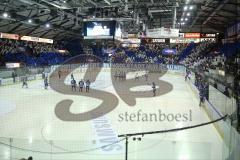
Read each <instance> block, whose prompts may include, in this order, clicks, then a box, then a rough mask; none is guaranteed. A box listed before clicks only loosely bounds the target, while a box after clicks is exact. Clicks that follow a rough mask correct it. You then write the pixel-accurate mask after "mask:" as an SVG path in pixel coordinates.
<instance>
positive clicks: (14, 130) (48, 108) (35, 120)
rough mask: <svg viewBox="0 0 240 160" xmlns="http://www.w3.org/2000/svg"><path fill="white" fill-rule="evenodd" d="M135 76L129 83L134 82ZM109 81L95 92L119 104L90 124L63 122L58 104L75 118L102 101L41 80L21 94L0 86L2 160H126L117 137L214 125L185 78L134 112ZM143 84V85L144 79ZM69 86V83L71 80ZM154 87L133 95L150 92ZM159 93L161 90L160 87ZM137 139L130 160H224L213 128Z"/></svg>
mask: <svg viewBox="0 0 240 160" xmlns="http://www.w3.org/2000/svg"><path fill="white" fill-rule="evenodd" d="M82 74H83V73H81V74H80V73H79V74H78V73H74V76H75V79H77V81H79V80H80V79H81V77H82ZM134 74H135V73H132V74H129V75H127V77H128V76H129V77H128V78H129V79H131V78H133V77H134ZM141 74H142V73H141V72H139V75H141ZM110 77H111V76H110V73H109V71H102V72H100V74H99V75H98V77H97V79H96V81H95V82H94V83H93V84H92V85H91V87H92V88H94V89H99V90H102V91H105V92H109V93H112V94H114V95H115V96H116V97H117V99H118V104H117V106H116V108H115V109H113V110H112V111H111V112H109V113H107V114H105V115H104V116H102V117H99V118H97V119H94V120H90V121H75V122H74V121H63V120H60V119H59V118H58V117H57V116H56V114H55V107H56V104H57V103H58V102H60V101H61V100H63V99H71V100H73V104H72V105H71V108H70V112H71V113H73V114H74V113H82V112H86V111H89V110H92V109H94V108H95V107H97V106H98V105H99V104H100V103H101V100H99V99H95V98H92V97H86V96H78V95H67V94H61V93H58V92H56V91H54V90H52V89H51V88H48V89H47V90H45V89H44V87H43V80H35V81H30V82H28V87H29V88H22V86H21V84H15V85H9V86H2V87H1V88H0V137H1V138H0V142H1V145H0V159H1V160H8V159H9V158H10V155H11V157H12V159H20V158H23V157H28V156H32V157H33V158H34V160H35V159H36V160H123V159H124V158H125V140H124V139H123V138H118V137H117V136H118V135H120V134H127V133H137V132H148V131H158V130H166V129H172V128H180V127H185V126H192V125H196V124H201V123H205V122H209V121H210V119H209V118H208V116H207V114H206V113H205V111H204V109H203V108H200V107H199V100H198V99H197V97H196V95H194V93H193V92H192V90H191V88H190V87H189V85H188V83H187V82H185V80H184V76H183V75H179V74H171V73H167V74H165V75H164V76H162V77H161V80H162V81H165V82H168V83H169V84H171V85H172V87H173V88H172V90H171V91H170V92H168V93H165V94H163V95H161V96H156V97H151V98H149V97H148V98H137V100H136V105H135V106H129V105H127V104H126V103H125V102H124V101H122V99H121V98H119V96H118V95H117V94H116V91H115V89H114V87H113V85H112V82H111V78H110ZM139 81H145V80H144V78H143V77H140V80H139ZM65 83H66V84H69V83H70V77H69V76H68V77H67V79H66V80H65ZM144 83H145V82H144ZM151 83H152V82H146V84H145V85H142V86H139V87H134V88H131V89H130V90H131V91H146V90H149V91H151V90H152V88H151ZM157 87H159V89H160V90H161V86H157ZM69 90H70V87H69ZM90 92H91V90H90ZM126 112H127V113H128V114H131V113H133V114H137V113H139V112H140V113H141V114H142V115H143V114H146V115H150V114H152V113H159V112H161V113H165V114H172V115H177V114H182V115H183V114H186V115H188V116H191V118H188V119H184V120H179V121H172V120H170V121H169V120H163V121H155V120H154V119H150V118H149V117H148V118H147V119H141V118H140V119H138V120H136V119H135V120H130V119H126V118H125V117H124V116H125V115H126ZM10 138H11V139H10ZM133 138H134V137H131V138H129V146H128V150H129V155H128V159H129V160H152V159H154V160H159V159H164V160H166V159H169V160H170V159H171V160H172V159H176V160H191V159H192V160H193V159H194V160H197V159H198V160H200V159H201V160H220V159H222V146H223V141H222V139H221V137H220V135H219V134H218V132H217V130H216V129H215V127H214V126H213V125H208V126H203V127H199V128H194V129H190V130H183V131H178V132H171V133H163V134H154V135H145V136H143V137H142V136H137V137H135V138H136V140H133ZM138 138H141V140H140V139H138ZM8 145H9V146H8ZM10 146H12V147H10ZM10 148H12V149H10Z"/></svg>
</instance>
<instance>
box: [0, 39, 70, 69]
mask: <svg viewBox="0 0 240 160" xmlns="http://www.w3.org/2000/svg"><path fill="white" fill-rule="evenodd" d="M61 50H64V52H61ZM47 54H48V55H47ZM67 54H68V51H67V50H66V49H65V48H64V46H63V44H62V43H54V44H49V43H39V42H30V41H21V40H10V39H0V65H1V66H3V65H4V62H6V61H8V62H11V61H17V62H22V63H25V64H26V65H36V64H37V62H40V61H41V62H43V59H44V57H46V56H47V57H48V58H49V57H53V58H54V57H62V56H66V55H67ZM52 55H53V56H52ZM40 59H41V60H40ZM57 61H58V60H56V62H57ZM43 65H48V62H43Z"/></svg>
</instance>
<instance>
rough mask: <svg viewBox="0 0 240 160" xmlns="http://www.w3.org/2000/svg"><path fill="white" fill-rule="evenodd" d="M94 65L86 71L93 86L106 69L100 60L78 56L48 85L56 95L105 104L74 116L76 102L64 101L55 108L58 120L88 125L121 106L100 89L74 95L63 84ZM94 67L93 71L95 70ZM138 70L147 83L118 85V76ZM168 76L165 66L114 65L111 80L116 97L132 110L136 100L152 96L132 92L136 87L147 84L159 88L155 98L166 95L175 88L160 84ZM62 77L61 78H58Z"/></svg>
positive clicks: (134, 81)
mask: <svg viewBox="0 0 240 160" xmlns="http://www.w3.org/2000/svg"><path fill="white" fill-rule="evenodd" d="M85 64H91V67H89V65H88V67H87V70H86V73H85V75H84V78H83V79H84V81H86V80H90V82H91V83H92V82H94V81H95V80H96V78H97V76H98V74H99V73H100V71H101V68H102V67H103V62H102V60H101V59H100V58H98V57H96V56H94V55H79V56H76V57H73V58H70V59H69V60H67V61H65V62H64V63H63V64H62V65H60V66H59V67H57V68H56V69H55V70H54V71H53V73H52V74H51V75H50V78H49V82H50V86H51V88H52V89H53V90H55V91H56V92H59V93H62V94H66V95H79V96H86V97H92V98H96V99H100V100H102V103H101V104H100V105H99V106H98V107H96V108H94V109H92V110H90V111H87V112H83V113H78V114H74V113H71V112H70V108H71V105H72V103H73V100H71V99H64V100H62V101H60V102H59V103H57V105H56V107H55V114H56V116H57V117H58V118H59V119H61V120H63V121H88V120H92V119H95V118H98V117H101V116H103V115H105V114H107V113H109V112H111V111H112V110H114V109H115V108H116V107H117V105H118V98H117V97H116V95H114V94H112V93H109V92H106V91H101V90H97V89H91V92H89V93H84V92H72V91H71V89H69V88H70V87H69V85H66V84H65V83H64V80H65V78H66V77H67V76H68V75H69V74H70V73H71V72H72V71H74V70H75V69H77V68H79V67H81V66H83V65H85ZM93 66H94V67H93ZM136 70H138V71H139V70H142V71H145V72H146V73H148V74H147V75H143V76H145V79H144V80H136V79H126V80H123V81H117V80H115V79H116V72H118V73H125V74H127V73H129V72H132V71H136ZM59 71H60V72H61V74H60V72H59ZM166 72H167V68H166V67H165V66H163V65H157V64H112V65H111V79H112V84H113V87H114V89H115V91H116V93H117V95H118V96H119V97H120V98H121V99H122V100H123V101H124V102H125V103H126V104H128V105H129V106H134V105H135V104H136V98H150V97H152V96H153V93H152V91H134V92H133V91H130V88H132V87H137V86H141V85H146V81H148V82H154V83H155V85H156V86H159V88H157V89H156V96H160V95H163V94H166V93H168V92H170V91H171V90H172V88H173V87H172V85H171V84H170V83H167V82H165V81H162V80H159V78H160V77H161V76H163V75H164V74H165V73H166ZM59 74H60V76H61V78H59Z"/></svg>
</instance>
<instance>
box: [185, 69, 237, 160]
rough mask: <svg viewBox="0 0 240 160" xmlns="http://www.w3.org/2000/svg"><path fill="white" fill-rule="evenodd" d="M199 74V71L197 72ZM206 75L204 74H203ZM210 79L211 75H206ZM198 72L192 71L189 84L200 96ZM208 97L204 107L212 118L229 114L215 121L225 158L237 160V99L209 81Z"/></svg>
mask: <svg viewBox="0 0 240 160" xmlns="http://www.w3.org/2000/svg"><path fill="white" fill-rule="evenodd" d="M197 74H199V73H197ZM203 76H204V75H203ZM204 78H206V79H208V78H209V77H204ZM195 79H196V73H195V72H191V80H190V81H189V85H190V87H191V89H192V90H193V92H194V93H195V95H196V96H197V97H198V98H199V91H198V89H197V87H196V86H195V84H196V81H195ZM209 82H210V84H209V90H208V92H209V94H208V99H206V101H205V105H204V109H205V111H206V113H207V115H208V116H209V118H210V119H212V120H214V119H217V118H219V117H221V116H223V115H229V116H228V117H227V118H226V120H225V121H220V122H218V123H214V126H215V127H216V129H217V130H218V132H219V134H220V136H221V137H222V139H223V141H224V145H223V158H224V159H231V160H237V159H239V157H240V152H239V149H240V134H239V133H238V131H237V130H236V128H235V127H234V123H235V121H236V114H237V107H238V106H237V101H236V98H235V97H234V96H233V94H230V96H226V95H225V94H223V93H222V92H221V91H220V90H218V89H217V88H216V86H214V83H211V81H209Z"/></svg>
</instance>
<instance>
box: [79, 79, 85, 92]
mask: <svg viewBox="0 0 240 160" xmlns="http://www.w3.org/2000/svg"><path fill="white" fill-rule="evenodd" d="M78 85H79V92H82V91H83V87H84V81H83V80H82V79H81V81H79V83H78Z"/></svg>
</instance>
